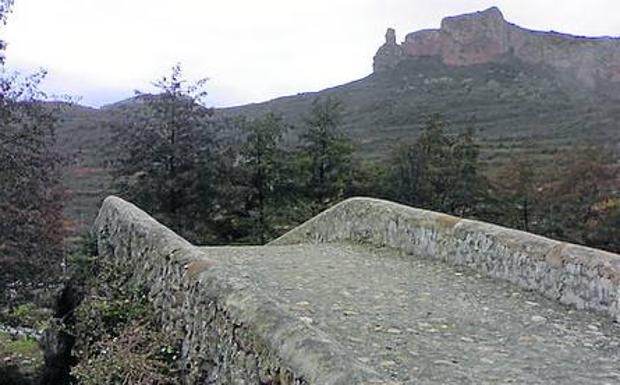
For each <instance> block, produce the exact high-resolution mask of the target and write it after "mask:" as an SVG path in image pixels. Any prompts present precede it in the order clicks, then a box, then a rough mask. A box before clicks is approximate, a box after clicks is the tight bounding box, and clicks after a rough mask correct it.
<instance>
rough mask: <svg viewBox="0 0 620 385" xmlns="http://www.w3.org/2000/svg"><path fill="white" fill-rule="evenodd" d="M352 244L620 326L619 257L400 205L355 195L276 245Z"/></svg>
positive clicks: (292, 232) (277, 241) (283, 237)
mask: <svg viewBox="0 0 620 385" xmlns="http://www.w3.org/2000/svg"><path fill="white" fill-rule="evenodd" d="M308 242H316V243H321V242H354V243H364V244H369V245H373V246H376V247H390V248H394V249H398V250H400V251H402V252H403V253H408V254H414V255H421V256H426V257H430V258H438V259H441V260H443V261H445V262H447V263H450V264H453V265H458V266H465V267H468V268H471V269H475V270H477V271H480V272H482V273H485V274H487V275H489V276H491V277H496V278H500V279H505V280H508V281H510V282H513V283H515V284H517V285H519V286H521V287H524V288H527V289H531V290H535V291H538V292H540V293H541V294H543V295H544V296H546V297H549V298H552V299H555V300H558V301H559V302H561V303H563V304H567V305H572V306H575V307H577V308H578V309H590V310H595V311H600V312H603V313H606V314H607V315H609V316H611V317H612V318H614V319H616V320H618V321H620V256H619V255H617V254H613V253H608V252H605V251H601V250H596V249H591V248H587V247H583V246H578V245H574V244H569V243H564V242H559V241H555V240H551V239H548V238H544V237H541V236H537V235H534V234H530V233H526V232H523V231H518V230H513V229H508V228H504V227H501V226H496V225H492V224H488V223H482V222H477V221H472V220H466V219H461V218H457V217H453V216H449V215H445V214H440V213H435V212H431V211H426V210H420V209H414V208H411V207H407V206H403V205H399V204H395V203H392V202H387V201H382V200H377V199H369V198H353V199H349V200H347V201H345V202H342V203H340V204H339V205H337V206H335V207H333V208H331V209H329V210H327V211H325V212H324V213H322V214H321V215H319V216H317V217H315V218H313V219H311V220H310V221H308V222H306V223H305V224H303V225H302V226H299V227H298V228H297V229H295V230H293V231H291V232H289V233H287V234H285V235H284V236H282V237H281V238H279V239H277V240H275V241H273V242H272V243H271V244H272V245H285V244H295V243H308Z"/></svg>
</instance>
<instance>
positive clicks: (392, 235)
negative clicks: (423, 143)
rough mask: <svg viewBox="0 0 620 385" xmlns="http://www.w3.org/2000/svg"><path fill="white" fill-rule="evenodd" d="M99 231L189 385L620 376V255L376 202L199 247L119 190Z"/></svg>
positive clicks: (106, 252)
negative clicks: (233, 242)
mask: <svg viewBox="0 0 620 385" xmlns="http://www.w3.org/2000/svg"><path fill="white" fill-rule="evenodd" d="M95 229H96V232H97V235H98V247H99V253H100V256H101V257H104V258H109V259H111V260H112V261H114V262H116V263H118V264H123V265H125V266H127V267H128V268H130V269H131V271H133V278H132V280H133V281H134V282H133V283H134V284H137V285H140V286H144V287H146V288H147V289H148V295H149V298H150V300H151V301H152V303H153V304H154V306H155V308H156V311H157V314H158V316H159V318H160V320H161V322H162V326H163V328H164V329H165V330H167V331H170V332H179V333H180V335H181V337H182V339H183V347H182V358H181V364H182V368H184V370H183V373H182V374H183V379H184V383H186V384H204V383H210V384H211V383H212V384H334V385H339V384H368V385H370V384H385V385H387V384H392V385H396V384H429V385H430V384H436V383H454V384H456V383H476V384H492V383H529V384H541V385H542V384H548V383H562V384H592V385H594V384H611V383H618V382H619V381H620V367H619V366H618V362H619V360H620V353H619V352H620V327H619V325H618V324H617V323H615V322H613V321H614V319H618V299H619V298H620V292H619V288H618V284H619V282H620V275H619V274H618V272H619V271H620V263H619V261H620V257H619V256H617V255H615V254H610V253H605V252H602V251H599V250H593V249H588V248H585V247H580V246H576V245H570V244H566V243H561V242H556V241H552V240H549V239H546V238H542V237H538V236H534V235H532V234H528V233H524V232H520V231H515V230H510V229H506V228H502V227H499V226H494V225H489V224H485V223H480V222H475V221H469V220H462V219H460V218H456V217H452V216H449V215H444V214H439V213H433V212H429V211H425V210H418V209H413V208H410V207H406V206H402V205H398V204H394V203H391V202H386V201H381V200H376V199H367V198H355V199H350V200H347V201H345V202H343V203H341V204H339V205H337V206H335V207H333V208H332V209H330V210H328V211H326V212H324V213H323V214H321V215H319V216H318V217H316V218H314V219H312V220H310V221H309V222H307V223H306V224H304V225H302V226H300V227H299V228H297V229H295V230H293V231H292V232H290V233H288V234H286V235H285V236H283V237H281V238H280V239H278V240H276V241H274V242H272V243H271V244H270V245H267V246H257V247H196V246H193V245H191V244H189V243H187V242H186V241H185V240H183V239H182V238H180V237H178V236H177V235H176V234H174V233H173V232H172V231H170V230H169V229H167V228H165V227H164V226H162V225H160V224H159V223H158V222H156V221H155V220H154V219H152V218H151V217H149V216H148V215H147V214H145V213H144V212H142V211H141V210H139V209H138V208H136V207H135V206H133V205H131V204H129V203H127V202H124V201H122V200H120V199H118V198H114V197H110V198H108V199H106V201H105V202H104V204H103V207H102V208H101V210H100V213H99V216H98V218H97V221H96V224H95ZM446 262H447V263H446ZM496 278H500V279H496ZM511 282H512V283H511ZM515 284H516V285H515ZM519 286H521V287H522V288H519ZM530 289H533V290H530ZM539 293H540V294H539ZM545 297H547V298H545ZM560 302H561V303H566V304H571V305H573V307H566V306H564V305H562V304H560ZM575 307H578V308H588V309H594V310H598V311H600V312H601V313H602V314H599V313H598V312H588V311H578V310H576V309H575ZM603 314H606V315H611V316H612V317H606V316H604V315H603Z"/></svg>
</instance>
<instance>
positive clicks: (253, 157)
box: [237, 114, 287, 244]
mask: <svg viewBox="0 0 620 385" xmlns="http://www.w3.org/2000/svg"><path fill="white" fill-rule="evenodd" d="M286 129H287V127H286V125H285V124H284V122H283V120H282V118H281V117H279V116H277V115H274V114H267V115H265V116H264V117H262V118H258V119H254V120H251V121H249V122H247V123H246V124H245V125H244V131H245V138H244V140H243V143H242V144H241V149H240V151H239V155H240V156H239V158H240V159H239V162H238V164H237V170H238V172H237V174H238V178H239V180H238V182H239V187H240V191H241V195H242V196H243V205H242V212H241V213H239V214H240V216H241V217H245V218H246V220H247V222H248V225H249V231H248V232H249V234H248V237H247V238H246V240H247V241H249V242H251V243H257V244H264V243H265V242H266V240H267V239H269V238H271V237H272V236H273V235H274V228H273V227H274V223H275V222H276V216H277V208H278V206H280V204H282V203H283V198H285V196H286V191H285V189H284V188H283V182H284V181H283V172H284V160H285V156H286V154H285V151H284V150H283V148H282V146H281V141H282V136H283V134H284V132H285V131H286Z"/></svg>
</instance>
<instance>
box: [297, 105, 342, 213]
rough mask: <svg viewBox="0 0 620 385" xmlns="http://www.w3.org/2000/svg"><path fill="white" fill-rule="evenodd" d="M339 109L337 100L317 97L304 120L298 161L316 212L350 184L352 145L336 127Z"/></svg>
mask: <svg viewBox="0 0 620 385" xmlns="http://www.w3.org/2000/svg"><path fill="white" fill-rule="evenodd" d="M342 110H343V107H342V103H341V102H340V101H339V100H337V99H334V98H332V97H326V98H325V99H319V98H317V99H315V100H314V101H313V102H312V106H311V108H310V112H309V113H308V115H307V116H306V117H305V119H304V123H305V126H306V131H305V132H304V133H303V134H302V135H301V146H300V152H299V158H298V164H299V167H300V176H301V178H302V179H301V185H302V186H303V190H304V191H305V198H307V199H308V200H309V201H310V202H311V204H312V205H313V211H314V213H315V214H316V213H317V212H320V211H322V210H323V209H325V208H326V207H327V206H329V205H331V204H334V203H335V202H337V201H338V200H339V199H342V198H343V197H344V195H345V191H346V190H347V189H348V188H349V186H350V184H351V172H352V169H351V167H352V154H353V145H352V144H351V141H350V140H349V139H348V138H346V137H345V136H344V134H343V133H342V132H341V131H340V130H339V126H340V123H341V120H342Z"/></svg>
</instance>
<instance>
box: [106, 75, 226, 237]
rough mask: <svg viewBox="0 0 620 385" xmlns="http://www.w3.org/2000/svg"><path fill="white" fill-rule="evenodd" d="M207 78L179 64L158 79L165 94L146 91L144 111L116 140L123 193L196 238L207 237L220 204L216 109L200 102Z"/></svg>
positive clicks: (117, 170)
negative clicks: (187, 75) (188, 75)
mask: <svg viewBox="0 0 620 385" xmlns="http://www.w3.org/2000/svg"><path fill="white" fill-rule="evenodd" d="M205 83H206V79H201V80H198V81H196V82H189V81H188V80H186V79H184V77H183V72H182V69H181V66H180V65H178V64H177V65H176V66H174V67H173V68H172V71H171V74H170V75H168V76H164V77H163V78H162V79H161V80H159V81H157V82H155V83H154V85H155V87H156V88H157V89H158V90H159V94H157V95H141V96H140V100H142V103H143V108H142V110H141V115H140V116H138V117H136V118H134V119H132V120H130V121H128V122H126V126H125V125H121V126H118V127H117V128H116V131H117V137H116V140H115V143H116V144H117V145H118V146H119V148H118V151H117V152H116V155H117V158H116V159H115V165H116V168H115V172H114V174H115V177H116V181H117V184H118V186H119V188H120V190H121V194H122V195H123V196H124V197H126V198H127V199H129V200H131V201H132V202H135V203H136V204H138V205H140V206H141V207H143V208H144V209H146V210H147V211H149V212H151V213H153V215H154V216H155V217H156V218H158V219H160V220H162V221H163V222H164V223H166V224H167V225H169V226H171V227H172V228H173V229H175V230H176V231H178V232H180V233H181V234H182V235H184V236H185V237H186V238H188V239H191V240H193V241H198V240H200V239H201V238H203V237H205V235H204V233H205V232H208V231H209V228H208V227H209V223H208V222H207V221H206V220H205V219H204V218H209V217H210V216H212V214H213V209H214V207H216V205H217V202H215V200H214V198H213V197H214V196H216V189H217V183H216V175H217V171H218V170H217V159H216V158H217V156H218V154H217V151H216V148H215V141H216V139H215V133H214V132H213V126H212V125H211V124H210V120H209V118H210V116H211V114H212V111H211V110H210V109H208V108H205V107H203V106H202V105H201V104H200V102H201V101H202V100H203V98H204V97H205V95H206V91H205V90H204V86H205ZM199 218H202V220H200V219H199ZM200 225H203V226H200Z"/></svg>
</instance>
